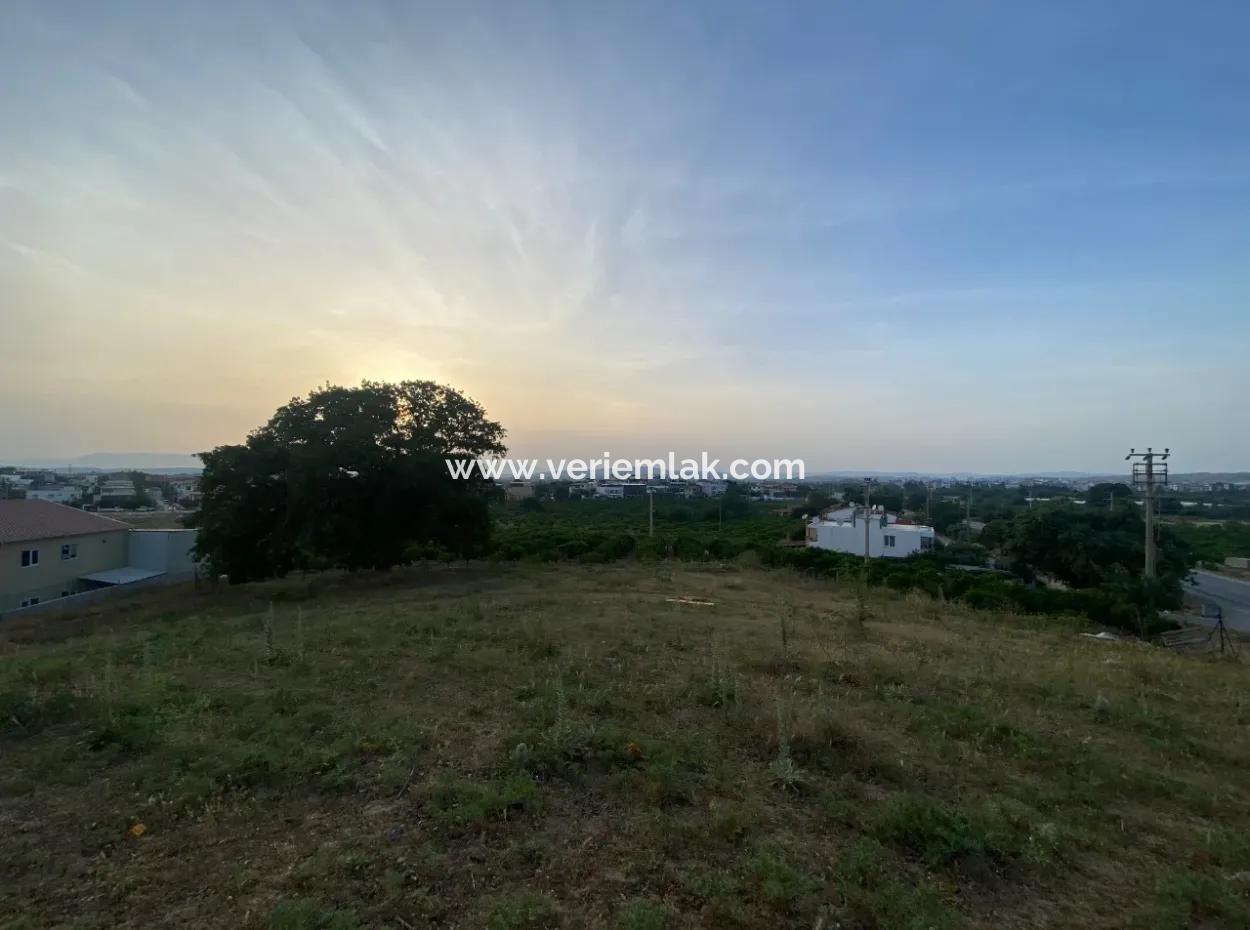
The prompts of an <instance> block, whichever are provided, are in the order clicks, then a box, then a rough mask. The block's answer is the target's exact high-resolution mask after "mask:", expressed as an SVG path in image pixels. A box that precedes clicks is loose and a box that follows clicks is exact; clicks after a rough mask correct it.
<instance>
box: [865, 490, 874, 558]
mask: <svg viewBox="0 0 1250 930" xmlns="http://www.w3.org/2000/svg"><path fill="white" fill-rule="evenodd" d="M872 484H873V480H872V479H871V478H865V479H864V566H865V567H867V565H868V521H869V520H871V519H872Z"/></svg>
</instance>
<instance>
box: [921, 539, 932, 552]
mask: <svg viewBox="0 0 1250 930" xmlns="http://www.w3.org/2000/svg"><path fill="white" fill-rule="evenodd" d="M932 550H933V537H932V536H921V537H920V551H921V552H931V551H932Z"/></svg>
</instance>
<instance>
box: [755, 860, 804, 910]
mask: <svg viewBox="0 0 1250 930" xmlns="http://www.w3.org/2000/svg"><path fill="white" fill-rule="evenodd" d="M747 870H748V874H749V875H750V877H751V881H752V882H753V883H754V885H755V886H756V888H757V889H758V891H759V894H760V896H761V897H762V898H763V899H764V900H765V901H767V902H768V904H769V905H770V906H772V907H773V908H774V909H776V910H778V911H783V912H785V913H797V912H798V911H799V910H801V909H802V907H803V904H804V903H805V901H806V899H807V898H808V897H809V896H810V895H812V894H813V893H814V892H815V891H816V890H817V889H818V888H820V882H818V881H816V880H815V879H814V878H812V877H811V876H810V875H807V874H806V873H804V872H802V871H800V870H799V869H796V868H795V867H794V866H792V865H790V863H789V862H787V861H786V860H785V858H783V857H782V856H781V855H780V854H779V853H777V852H774V851H768V850H763V851H760V852H758V853H756V854H755V855H754V856H752V857H751V858H750V860H749V861H748V863H747Z"/></svg>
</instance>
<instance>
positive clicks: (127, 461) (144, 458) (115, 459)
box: [2, 452, 204, 474]
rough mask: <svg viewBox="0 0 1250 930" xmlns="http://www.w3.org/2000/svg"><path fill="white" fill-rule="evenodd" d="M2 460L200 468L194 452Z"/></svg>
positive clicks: (108, 467) (29, 464) (27, 464)
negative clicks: (192, 453)
mask: <svg viewBox="0 0 1250 930" xmlns="http://www.w3.org/2000/svg"><path fill="white" fill-rule="evenodd" d="M2 464H11V465H17V466H19V467H22V468H73V469H76V470H78V469H80V470H82V471H116V470H117V469H119V468H134V469H138V470H140V471H146V472H152V473H154V474H159V473H167V474H174V473H183V472H199V471H201V470H203V467H204V466H203V465H202V464H201V462H200V457H199V456H198V455H188V454H186V453H183V452H92V453H90V454H88V455H79V456H76V457H73V458H61V459H56V458H36V459H24V460H22V461H17V462H6V463H2Z"/></svg>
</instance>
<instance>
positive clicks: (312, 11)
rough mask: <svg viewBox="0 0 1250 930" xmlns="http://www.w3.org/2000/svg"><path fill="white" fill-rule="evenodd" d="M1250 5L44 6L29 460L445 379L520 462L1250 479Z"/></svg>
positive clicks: (36, 44) (9, 54) (6, 244)
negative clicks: (1122, 472) (313, 393)
mask: <svg viewBox="0 0 1250 930" xmlns="http://www.w3.org/2000/svg"><path fill="white" fill-rule="evenodd" d="M1247 34H1250V5H1247V4H1245V3H1242V2H1239V0H1230V2H1227V3H1203V2H1197V3H1191V4H1176V3H1154V2H1126V3H1116V2H1100V3H1088V2H1080V3H1062V2H1054V3H1051V2H1048V3H1035V2H1028V3H1025V2H1021V3H1006V2H988V0H987V2H972V3H959V2H954V3H941V4H931V3H920V2H916V3H888V2H885V3H876V2H874V3H867V2H862V3H846V2H838V3H835V2H821V3H813V4H801V3H786V2H780V3H777V2H768V3H747V2H734V3H722V2H707V3H696V2H691V3H676V4H675V3H671V2H670V3H654V4H652V3H641V2H630V3H623V2H619V3H601V2H594V0H591V2H568V3H564V2H559V3H557V2H537V0H533V2H527V0H518V2H512V0H497V2H493V3H470V2H456V3H451V2H447V3H420V2H391V3H372V2H360V0H354V2H352V3H342V2H331V3H314V2H298V3H297V2H291V3H235V2H213V3H208V2H203V3H200V2H186V3H167V2H152V3H131V2H124V0H113V2H109V3H98V2H94V0H93V2H89V3H76V2H68V0H58V2H51V3H49V2H37V3H27V2H24V0H16V2H14V0H7V2H6V3H5V4H4V9H3V15H2V17H0V88H3V91H2V92H0V324H2V325H0V398H2V400H0V460H16V459H22V458H28V457H29V458H34V457H45V456H65V457H70V456H77V455H81V454H85V453H92V452H114V451H133V452H195V451H199V450H201V449H207V448H212V447H214V446H216V445H219V444H224V443H234V442H240V441H242V440H243V439H244V437H245V436H246V434H247V432H248V431H249V430H250V429H252V428H254V427H256V426H258V425H260V424H262V423H263V422H264V421H265V420H266V419H268V417H269V416H270V415H271V414H272V412H273V411H274V409H275V408H276V407H277V406H279V405H280V404H282V403H284V402H285V401H287V400H288V399H290V398H291V397H293V396H295V395H299V394H305V393H307V392H308V391H309V390H310V389H312V388H314V387H316V386H318V385H321V384H324V383H326V382H330V383H336V384H353V383H358V382H359V381H360V380H362V379H374V380H401V379H433V380H436V381H440V382H444V383H447V384H451V385H453V386H454V387H457V388H459V389H460V390H462V391H464V392H465V393H467V394H469V395H470V396H472V397H474V398H475V399H477V400H478V401H479V402H481V403H482V404H483V405H484V406H485V408H486V410H487V412H488V413H489V414H490V415H491V416H492V417H493V418H495V419H498V420H499V421H501V422H502V423H503V425H504V426H505V427H506V428H507V430H508V441H509V445H510V448H511V450H512V452H513V453H514V454H516V455H524V456H587V457H589V456H598V455H600V454H601V453H602V452H603V451H605V450H608V451H611V452H612V454H613V455H618V454H620V455H625V456H637V455H647V456H650V455H657V454H663V453H665V452H667V451H668V450H670V449H673V450H675V451H676V452H678V453H679V454H683V453H693V452H698V451H702V450H708V451H709V452H711V453H712V454H715V455H727V456H737V455H742V456H744V457H748V458H754V457H756V456H765V457H775V456H783V457H801V458H804V459H805V461H806V462H807V467H808V469H809V470H813V471H815V470H824V469H859V468H862V469H878V470H904V469H907V470H917V471H935V472H938V471H979V472H1022V471H1042V470H1055V469H1072V470H1091V471H1101V470H1116V469H1122V468H1123V467H1124V465H1123V461H1122V460H1123V456H1124V454H1125V453H1126V452H1127V451H1128V448H1129V447H1130V446H1137V447H1143V446H1146V445H1154V446H1164V445H1167V446H1170V447H1172V449H1173V450H1174V452H1175V454H1174V457H1173V459H1172V464H1173V465H1174V470H1176V471H1197V470H1232V469H1250V412H1248V409H1247V405H1246V401H1247V397H1248V396H1250V55H1247V54H1246V53H1245V38H1246V36H1247Z"/></svg>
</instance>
